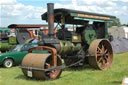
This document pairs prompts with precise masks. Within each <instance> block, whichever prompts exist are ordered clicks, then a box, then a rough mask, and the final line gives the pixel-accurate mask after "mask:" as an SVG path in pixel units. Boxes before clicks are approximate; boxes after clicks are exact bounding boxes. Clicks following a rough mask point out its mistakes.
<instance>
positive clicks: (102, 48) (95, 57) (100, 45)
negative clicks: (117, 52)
mask: <svg viewBox="0 0 128 85" xmlns="http://www.w3.org/2000/svg"><path fill="white" fill-rule="evenodd" d="M89 52H90V53H91V57H89V63H90V65H91V66H92V67H94V68H96V69H100V70H106V69H108V68H109V67H110V66H111V64H112V60H113V51H112V47H111V44H110V43H109V41H108V40H95V41H94V42H92V44H91V46H90V47H89Z"/></svg>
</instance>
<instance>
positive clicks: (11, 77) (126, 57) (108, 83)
mask: <svg viewBox="0 0 128 85" xmlns="http://www.w3.org/2000/svg"><path fill="white" fill-rule="evenodd" d="M124 77H128V53H123V54H115V55H114V61H113V64H112V67H111V68H110V69H108V70H106V71H99V70H94V69H92V68H90V67H89V66H85V67H84V68H81V69H76V70H73V69H65V70H64V71H63V73H62V75H61V76H60V78H59V79H57V80H53V81H41V80H31V79H28V78H26V77H24V75H23V73H22V71H21V69H20V68H19V67H13V68H11V69H5V68H0V85H121V83H122V79H123V78H124Z"/></svg>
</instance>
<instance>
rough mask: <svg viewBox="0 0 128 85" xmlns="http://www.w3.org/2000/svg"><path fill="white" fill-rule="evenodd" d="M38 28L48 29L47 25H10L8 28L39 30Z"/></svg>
mask: <svg viewBox="0 0 128 85" xmlns="http://www.w3.org/2000/svg"><path fill="white" fill-rule="evenodd" d="M40 27H48V25H42V24H11V25H9V26H8V28H40Z"/></svg>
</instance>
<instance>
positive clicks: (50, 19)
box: [47, 3, 54, 39]
mask: <svg viewBox="0 0 128 85" xmlns="http://www.w3.org/2000/svg"><path fill="white" fill-rule="evenodd" d="M53 10H54V4H53V3H48V4H47V18H48V35H49V37H50V39H54V11H53Z"/></svg>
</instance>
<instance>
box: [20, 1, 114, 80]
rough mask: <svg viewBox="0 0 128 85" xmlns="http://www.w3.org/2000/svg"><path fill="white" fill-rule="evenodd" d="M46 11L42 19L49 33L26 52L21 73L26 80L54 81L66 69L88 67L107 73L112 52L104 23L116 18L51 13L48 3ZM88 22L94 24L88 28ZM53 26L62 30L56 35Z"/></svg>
mask: <svg viewBox="0 0 128 85" xmlns="http://www.w3.org/2000/svg"><path fill="white" fill-rule="evenodd" d="M47 9H48V11H47V12H46V13H44V14H42V16H41V17H42V20H46V21H47V22H48V30H49V33H48V35H47V36H45V37H40V38H39V39H40V40H39V42H38V47H34V48H31V49H29V50H28V54H27V55H26V56H25V57H24V59H23V61H22V64H21V69H22V71H23V73H24V75H25V76H26V77H29V78H35V79H42V80H54V79H57V78H59V76H60V75H61V73H62V69H64V68H66V67H81V66H84V65H87V64H88V65H90V66H91V67H93V68H95V69H98V70H107V69H108V68H109V67H110V66H111V65H112V61H113V50H112V46H111V44H110V42H109V37H108V32H107V22H109V21H112V20H114V19H115V18H116V17H115V16H110V15H104V14H96V13H88V12H82V11H76V10H70V9H54V4H53V3H48V4H47ZM90 21H93V23H92V24H90V23H89V22H90ZM54 22H55V23H58V24H57V26H60V28H61V29H56V34H55V33H54ZM60 24H61V25H60ZM66 24H71V25H73V27H72V29H73V30H71V29H68V28H67V27H66V26H65V25H66ZM74 24H75V25H78V26H76V27H75V26H74ZM57 26H56V27H57ZM42 34H43V33H42ZM54 35H56V37H55V36H54ZM41 36H42V35H41ZM62 59H63V60H64V64H63V65H62V61H61V60H62Z"/></svg>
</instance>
